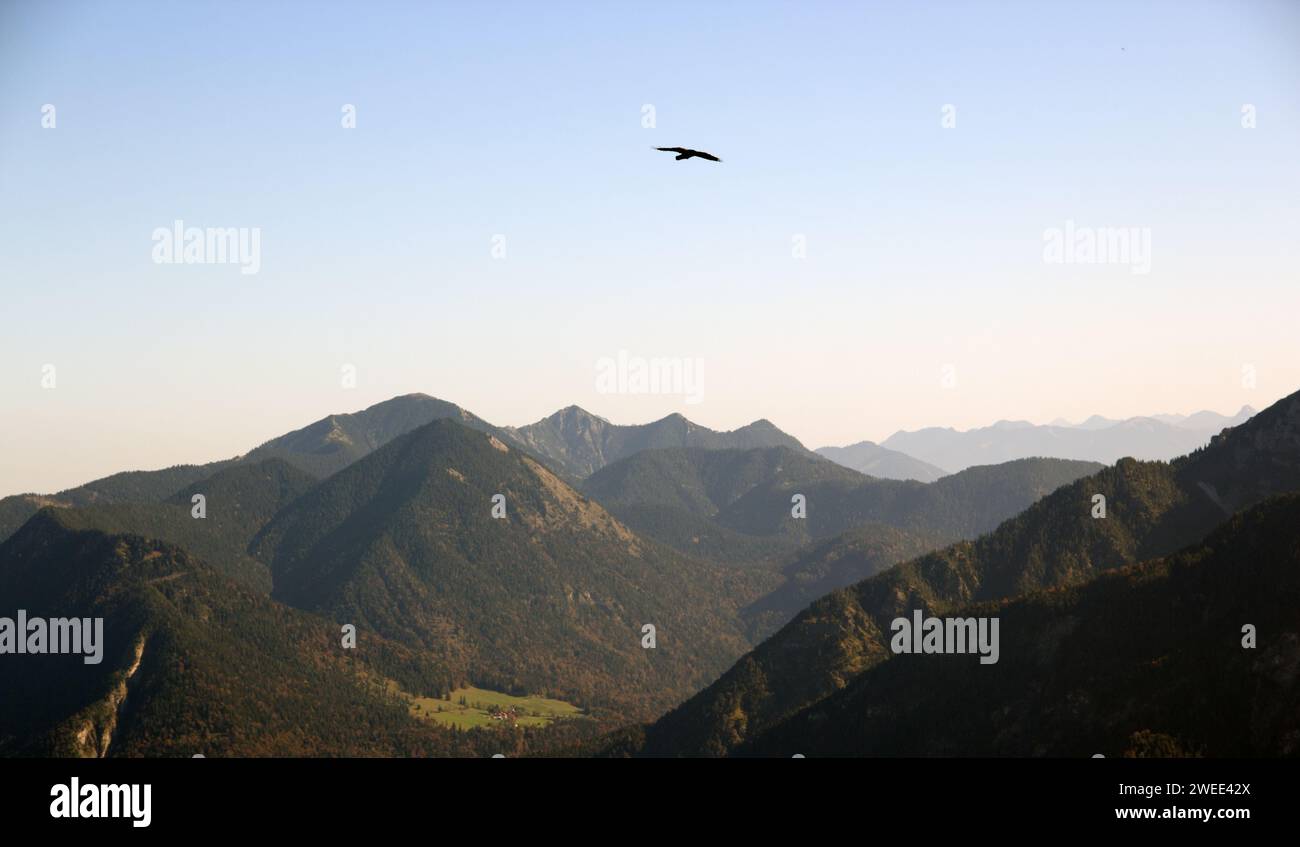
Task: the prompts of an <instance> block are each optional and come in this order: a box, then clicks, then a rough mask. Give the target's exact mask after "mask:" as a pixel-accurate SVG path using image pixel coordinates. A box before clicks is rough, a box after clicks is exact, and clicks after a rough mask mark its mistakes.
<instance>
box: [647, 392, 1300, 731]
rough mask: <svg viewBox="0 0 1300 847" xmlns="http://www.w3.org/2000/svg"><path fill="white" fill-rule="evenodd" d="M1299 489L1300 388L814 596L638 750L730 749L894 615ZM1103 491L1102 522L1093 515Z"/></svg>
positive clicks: (1101, 561)
mask: <svg viewBox="0 0 1300 847" xmlns="http://www.w3.org/2000/svg"><path fill="white" fill-rule="evenodd" d="M935 484H936V485H937V484H939V483H935ZM1297 490H1300V393H1298V394H1293V395H1291V396H1289V397H1286V398H1284V399H1282V400H1280V401H1278V402H1277V403H1276V404H1274V405H1273V406H1271V407H1269V408H1268V409H1266V410H1264V411H1263V412H1260V413H1259V414H1258V415H1256V416H1254V417H1253V418H1252V419H1251V420H1250V421H1248V422H1247V423H1245V424H1242V425H1240V426H1238V427H1234V428H1232V429H1229V430H1226V431H1225V432H1224V433H1222V434H1221V435H1219V436H1217V437H1215V438H1214V439H1213V440H1212V442H1211V444H1210V445H1209V446H1207V447H1205V448H1203V449H1200V450H1197V451H1195V452H1194V453H1192V454H1191V455H1188V456H1186V457H1183V458H1181V459H1179V460H1177V461H1175V462H1173V463H1164V462H1138V461H1135V460H1132V459H1127V460H1124V461H1121V462H1119V463H1118V464H1117V465H1115V466H1113V467H1109V468H1106V469H1104V470H1102V471H1100V472H1098V473H1096V474H1094V475H1092V476H1089V477H1085V478H1082V479H1079V480H1077V481H1075V482H1073V483H1071V484H1069V485H1066V486H1064V487H1063V488H1060V489H1059V490H1057V491H1055V492H1053V493H1052V494H1050V495H1048V496H1047V497H1045V498H1043V499H1042V500H1040V501H1039V502H1037V503H1035V504H1034V505H1032V506H1030V507H1029V508H1028V509H1026V510H1025V511H1024V512H1023V513H1022V514H1020V515H1018V516H1017V517H1014V518H1012V519H1010V520H1008V521H1006V522H1005V523H1003V524H1002V525H1000V526H999V527H998V528H997V529H996V530H995V531H994V532H992V533H990V534H988V535H985V536H983V537H981V538H979V539H977V540H975V541H964V542H960V543H958V544H955V545H953V546H950V547H947V548H945V549H943V550H939V551H936V552H933V553H930V554H927V555H925V556H922V557H920V558H917V559H914V560H912V561H909V562H907V563H905V564H902V565H899V566H896V567H894V568H891V569H890V570H887V571H885V572H884V573H881V574H879V575H877V576H875V577H872V578H870V579H867V580H865V581H863V582H860V583H858V584H856V585H854V586H852V587H850V588H845V589H842V590H840V591H837V592H834V593H832V594H830V595H828V596H826V597H824V598H822V599H821V600H818V601H817V602H815V603H813V604H812V606H810V607H809V608H808V609H806V610H804V611H803V612H801V613H800V614H799V615H798V616H796V617H795V619H794V620H793V621H791V622H790V623H789V624H787V625H786V626H785V627H784V628H783V629H782V630H781V631H779V632H778V633H776V634H775V635H774V636H772V637H771V638H769V639H768V640H767V641H765V642H764V643H763V644H761V645H760V646H759V647H758V648H757V649H755V650H754V651H753V652H752V653H750V654H749V655H747V656H746V657H745V658H744V659H742V660H741V661H740V662H738V663H737V664H736V665H735V666H734V667H733V668H732V669H731V670H729V671H728V672H727V673H726V674H724V675H723V677H722V678H721V679H720V680H719V681H718V682H717V683H715V684H713V685H711V686H710V687H709V688H707V689H705V690H704V691H703V692H701V693H700V694H699V695H697V696H696V697H694V698H692V699H691V700H690V701H688V702H687V703H685V704H683V705H682V706H681V707H680V708H678V709H676V710H674V711H673V712H672V713H670V714H668V715H666V716H665V717H664V718H662V719H661V720H660V721H658V722H657V723H656V724H655V725H653V726H652V727H650V728H649V729H648V730H647V731H646V735H645V738H644V740H643V741H635V742H633V746H634V747H635V746H636V745H642V746H640V747H639V748H638V749H643V750H645V751H648V752H676V753H706V754H721V753H726V752H728V751H731V750H733V749H735V748H736V747H738V746H739V745H742V744H744V743H745V742H746V741H748V740H751V739H753V738H755V737H757V736H758V735H759V734H761V733H762V732H764V731H766V730H767V729H769V728H770V727H772V726H774V725H775V724H776V723H778V722H779V721H781V720H783V719H784V718H786V717H788V716H790V715H792V714H794V713H795V712H797V711H799V710H800V709H803V708H805V707H807V706H810V705H812V704H814V703H816V702H818V701H820V700H821V699H823V698H825V697H827V696H829V695H831V694H833V693H834V692H836V691H838V690H840V689H841V688H843V687H845V686H846V685H848V684H849V683H850V682H851V681H852V680H853V679H854V678H856V677H857V676H858V675H859V674H861V673H863V672H864V671H866V670H867V669H869V668H871V667H873V666H875V665H876V664H878V663H880V662H882V661H885V660H886V659H887V658H888V648H887V641H888V639H887V635H888V632H889V624H890V622H891V621H892V620H893V619H894V618H895V617H897V616H899V615H902V614H911V612H912V611H913V610H916V609H924V610H943V609H947V608H952V607H955V606H960V605H966V604H970V603H976V602H983V601H996V600H1001V599H1006V598H1009V597H1012V596H1016V595H1018V594H1023V593H1026V592H1031V591H1035V590H1041V589H1047V588H1058V587H1064V586H1072V585H1079V584H1082V583H1084V582H1086V581H1087V580H1089V579H1091V578H1093V577H1095V576H1097V575H1099V574H1100V573H1102V572H1105V571H1108V570H1113V569H1115V568H1119V567H1122V566H1124V565H1128V564H1132V563H1135V562H1138V561H1141V560H1144V559H1150V558H1155V557H1160V556H1165V555H1168V554H1170V553H1172V552H1174V551H1176V550H1178V549H1179V548H1181V547H1184V546H1186V545H1189V544H1193V543H1196V542H1197V541H1199V540H1200V539H1202V538H1204V537H1205V536H1206V535H1207V534H1208V533H1209V532H1211V531H1212V530H1213V529H1215V528H1216V527H1217V526H1218V525H1219V524H1221V523H1222V522H1223V521H1224V520H1226V519H1227V518H1228V517H1229V516H1231V515H1232V514H1233V513H1234V512H1236V511H1239V510H1241V509H1243V508H1247V507H1249V506H1252V505H1254V504H1256V503H1258V502H1260V501H1262V500H1264V499H1266V498H1268V497H1271V496H1274V495H1278V494H1284V493H1288V492H1293V491H1297ZM1096 495H1102V496H1103V497H1105V505H1106V511H1105V517H1104V518H1099V517H1093V514H1094V510H1095V508H1096V506H1097V501H1095V500H1094V497H1095V496H1096Z"/></svg>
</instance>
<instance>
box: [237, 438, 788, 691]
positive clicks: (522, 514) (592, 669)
mask: <svg viewBox="0 0 1300 847" xmlns="http://www.w3.org/2000/svg"><path fill="white" fill-rule="evenodd" d="M497 495H500V496H501V497H502V498H503V499H502V500H499V501H494V498H495V497H497ZM497 504H499V505H500V506H501V507H503V508H504V517H493V507H494V505H497ZM252 549H253V551H254V552H255V553H256V554H257V555H258V556H259V557H260V558H262V559H263V560H265V561H268V562H270V564H271V569H272V573H273V577H274V581H275V591H274V597H275V598H276V599H277V600H280V601H282V602H284V603H287V604H289V605H293V606H297V607H300V608H304V609H309V610H313V611H319V612H321V613H324V614H327V615H329V616H330V617H332V618H334V619H336V620H338V621H339V622H341V623H356V624H358V625H363V626H365V627H367V628H369V629H373V630H375V631H377V632H379V633H381V634H382V635H384V636H386V637H389V638H391V639H394V640H396V641H399V642H402V643H405V644H408V645H411V646H413V647H416V648H418V649H420V650H421V651H422V652H424V653H426V654H427V655H430V656H433V657H436V658H437V660H438V661H439V662H440V663H441V664H443V665H445V666H447V667H449V668H452V669H453V670H454V671H455V672H456V673H457V674H458V675H460V678H463V679H467V680H470V681H473V682H474V683H476V684H478V685H482V686H484V687H489V688H496V689H499V690H507V691H526V692H529V693H541V694H546V695H549V696H556V697H559V698H561V699H566V700H571V701H573V702H577V703H579V704H580V705H583V706H586V707H595V708H602V707H603V708H618V709H620V710H622V711H624V712H626V713H628V714H637V715H649V714H653V713H654V711H655V710H657V709H662V708H664V707H666V706H669V705H671V704H672V703H674V702H676V701H678V700H680V699H682V698H683V697H685V696H686V695H687V694H689V693H690V692H691V691H693V690H695V689H696V688H697V687H698V686H699V685H701V684H703V683H705V682H707V681H708V680H709V679H712V678H713V677H714V676H716V674H718V673H719V672H721V671H722V670H723V669H724V668H725V667H726V666H727V665H728V664H729V663H730V662H731V661H733V660H734V659H735V657H736V656H738V655H740V654H741V653H742V652H743V651H744V650H745V649H746V648H747V644H748V643H747V641H746V639H745V635H744V632H743V628H742V626H741V624H740V620H739V608H740V607H741V606H743V605H745V604H746V603H748V602H751V601H752V600H754V599H755V598H756V597H758V596H759V595H760V594H761V592H762V591H764V590H765V589H768V588H770V587H772V586H773V585H774V583H775V581H776V580H775V578H774V577H773V576H772V575H771V574H768V573H765V572H752V573H743V572H740V571H736V570H731V569H720V568H717V567H715V566H712V565H709V564H707V563H704V562H702V561H692V560H687V559H685V558H683V557H682V556H680V555H679V554H677V553H675V552H673V551H671V550H669V549H667V548H666V547H662V546H660V545H658V544H656V543H654V542H651V541H647V540H646V539H643V538H640V537H638V536H636V535H634V534H633V533H632V532H631V531H630V530H628V529H627V528H626V527H625V526H623V525H622V524H621V523H619V522H618V521H617V520H615V519H614V518H613V517H611V516H610V515H609V513H607V512H606V511H605V510H604V509H603V508H601V507H600V506H598V505H596V504H595V503H593V502H591V501H590V500H588V499H587V498H586V497H584V496H583V495H581V494H579V493H578V492H576V491H574V490H573V489H572V488H570V487H569V486H568V485H567V484H566V483H565V482H563V481H562V480H561V479H560V478H559V477H557V476H556V475H555V474H554V473H552V472H551V471H550V470H548V469H547V468H545V467H544V466H542V465H541V464H540V463H539V462H537V461H536V460H534V459H532V458H531V457H529V456H527V455H524V454H523V453H522V452H520V451H519V450H518V449H516V448H513V447H511V446H509V445H507V444H505V443H504V442H503V441H501V440H500V439H497V438H496V437H495V436H491V435H488V434H486V433H482V432H477V431H474V430H471V429H468V428H466V427H464V426H461V425H460V424H458V423H455V422H453V421H450V420H439V421H434V422H433V423H431V424H428V425H426V426H424V427H421V428H420V429H418V430H415V431H414V432H411V433H409V434H407V435H405V436H401V437H399V438H397V439H395V440H393V441H392V442H390V443H389V444H387V445H385V446H384V447H382V448H380V449H379V450H377V451H375V452H374V453H372V454H370V455H369V456H367V457H366V458H364V459H362V460H360V461H358V462H356V463H354V464H353V465H351V466H349V467H348V468H346V469H344V470H343V471H341V472H339V473H337V474H335V475H334V476H332V477H330V478H329V479H328V480H326V481H325V482H324V483H322V484H321V485H320V486H318V487H317V488H315V489H314V490H312V491H311V492H310V493H308V494H307V495H305V496H303V497H302V498H300V499H299V500H298V501H296V502H295V503H294V504H293V505H291V506H290V507H289V508H287V509H285V510H284V511H283V512H281V513H280V514H279V515H277V516H276V518H275V519H273V520H272V521H271V522H270V523H269V524H268V525H267V526H266V527H265V529H264V530H263V531H262V532H261V533H260V534H259V536H258V538H257V539H256V540H255V541H254V543H253V547H252ZM647 624H649V625H652V626H654V627H655V628H656V631H657V646H656V647H655V649H645V648H643V647H642V628H643V627H644V626H645V625H647Z"/></svg>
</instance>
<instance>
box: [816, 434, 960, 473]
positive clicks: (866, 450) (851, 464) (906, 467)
mask: <svg viewBox="0 0 1300 847" xmlns="http://www.w3.org/2000/svg"><path fill="white" fill-rule="evenodd" d="M817 454H818V455H819V456H825V457H826V458H827V459H830V460H831V461H832V462H836V463H837V464H841V465H843V466H844V467H846V468H853V470H855V471H861V472H862V473H864V474H866V475H867V476H875V477H880V478H881V479H914V480H916V481H917V482H934V481H935V480H936V479H938V478H939V477H941V476H947V475H948V472H947V471H945V470H944V469H943V468H939V467H935V466H934V465H932V464H930V463H929V462H922V461H921V460H920V459H913V458H912V457H911V456H909V455H907V454H906V453H900V452H898V451H897V450H890V449H889V448H887V447H881V446H880V445H879V444H876V443H875V442H872V441H859V442H858V443H857V444H850V445H849V446H847V447H818V448H817Z"/></svg>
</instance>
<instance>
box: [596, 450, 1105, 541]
mask: <svg viewBox="0 0 1300 847" xmlns="http://www.w3.org/2000/svg"><path fill="white" fill-rule="evenodd" d="M1099 467H1100V466H1099V465H1096V464H1093V463H1088V462H1068V461H1062V460H1057V459H1034V460H1025V461H1022V462H1014V463H1009V464H1008V465H1005V466H999V467H992V468H971V469H970V470H968V471H965V472H963V473H962V474H958V475H954V476H951V477H946V478H944V479H941V480H940V481H938V482H936V483H931V484H928V485H927V484H923V483H919V482H903V481H899V480H885V479H875V478H872V477H869V476H866V475H864V474H861V473H858V472H856V471H852V470H850V469H848V468H845V467H843V466H842V465H839V464H837V463H835V462H831V461H829V460H827V459H824V458H821V457H820V456H818V455H816V454H814V453H809V452H807V451H803V450H792V449H790V448H787V447H772V448H760V449H751V450H707V449H702V448H693V449H664V450H644V451H642V452H639V453H637V454H635V455H633V456H631V457H629V458H627V459H623V460H621V461H618V462H615V463H613V464H610V465H607V466H606V467H604V468H602V469H601V470H599V471H597V472H596V473H594V474H592V476H591V477H589V478H588V479H587V480H586V481H585V482H584V483H583V485H582V489H583V491H584V492H585V493H587V494H589V495H590V496H591V497H592V498H593V499H595V500H597V501H598V502H600V503H601V504H602V505H603V506H605V507H606V508H607V509H609V510H610V511H611V512H612V513H613V514H614V515H616V516H617V517H618V518H619V519H620V520H622V521H623V522H625V523H626V524H627V525H628V526H630V527H632V528H633V529H635V530H637V531H638V532H641V533H643V534H645V535H648V536H650V537H652V538H655V539H658V540H660V541H663V542H664V543H665V544H668V545H669V546H671V547H673V548H675V549H677V550H680V551H682V552H686V553H691V554H695V555H703V556H706V557H710V558H714V559H716V560H719V561H729V562H737V563H740V562H744V561H746V560H747V559H748V560H750V561H753V560H754V559H756V558H759V557H761V558H762V559H773V558H780V557H783V556H787V555H788V554H790V553H792V552H793V551H794V550H795V549H796V548H797V547H799V545H801V544H804V543H807V542H808V541H810V540H819V539H826V538H830V537H833V536H836V535H839V534H840V533H843V532H846V531H848V530H850V529H853V528H855V527H858V526H862V525H865V524H870V523H879V524H885V525H889V526H893V527H897V528H899V529H905V530H909V531H913V532H916V533H919V534H921V535H924V536H927V537H929V538H931V539H933V540H936V541H944V540H946V541H952V540H956V539H959V538H968V537H974V536H975V535H978V534H979V533H981V532H984V531H986V530H988V529H991V528H993V527H994V526H996V525H997V524H998V523H1000V522H1001V521H1002V520H1004V519H1006V518H1007V517H1009V516H1011V515H1014V514H1016V513H1017V512H1019V511H1020V510H1021V509H1023V508H1025V507H1026V506H1028V505H1029V504H1030V503H1032V502H1034V501H1035V500H1037V499H1038V498H1039V497H1042V496H1043V495H1045V494H1047V493H1048V492H1050V491H1052V490H1054V489H1056V488H1057V487H1059V486H1061V485H1064V484H1065V483H1067V482H1070V481H1072V480H1074V479H1077V478H1078V477H1080V476H1082V475H1084V474H1087V473H1091V472H1092V471H1095V470H1096V469H1098V468H1099ZM796 495H802V496H803V498H804V504H805V506H806V516H805V517H799V518H797V517H794V515H793V514H792V505H793V504H792V498H794V497H795V496H796ZM759 542H762V544H760V543H759ZM762 545H766V546H762Z"/></svg>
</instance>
